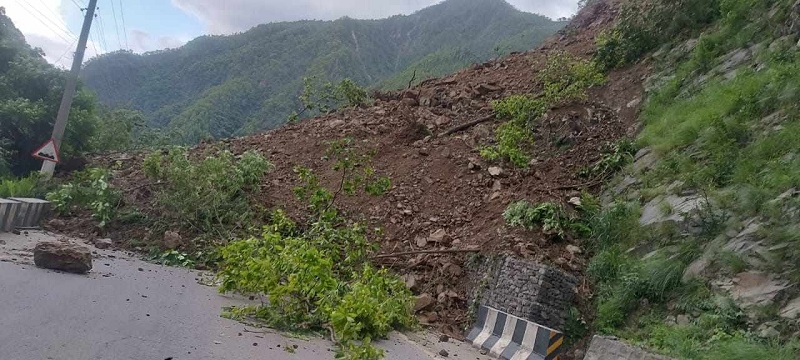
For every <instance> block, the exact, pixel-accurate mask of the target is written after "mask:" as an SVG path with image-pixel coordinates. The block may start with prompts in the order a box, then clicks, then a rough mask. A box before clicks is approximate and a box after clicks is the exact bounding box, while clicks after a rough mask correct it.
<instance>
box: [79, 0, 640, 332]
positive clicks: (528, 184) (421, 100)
mask: <svg viewBox="0 0 800 360" xmlns="http://www.w3.org/2000/svg"><path fill="white" fill-rule="evenodd" d="M615 15H616V7H615V5H614V4H613V1H599V2H597V3H595V4H594V5H592V6H590V7H588V8H586V9H584V10H583V11H581V13H580V14H579V15H578V16H576V18H575V19H574V20H573V22H572V24H571V25H569V26H568V27H567V28H565V29H564V30H563V31H562V32H561V33H559V34H557V35H555V36H554V37H553V38H552V39H550V40H549V41H548V42H546V44H545V45H543V46H542V47H541V48H539V49H536V50H533V51H530V52H527V53H520V54H512V55H511V56H509V57H506V58H503V59H499V60H496V61H491V62H488V63H484V64H476V65H474V66H472V67H471V68H469V69H465V70H462V71H460V72H458V73H456V74H453V75H451V76H449V77H446V78H441V79H431V80H428V81H425V82H423V83H422V84H420V85H419V86H417V87H414V88H412V89H409V90H406V91H402V92H396V93H389V94H380V95H379V99H378V100H376V101H375V102H374V104H373V105H372V106H370V107H366V108H358V109H350V110H344V111H341V112H338V113H335V114H332V115H329V116H324V117H319V118H315V119H310V120H306V121H303V122H302V123H299V124H294V125H287V126H284V127H282V128H280V129H277V130H274V131H270V132H267V133H264V134H258V135H253V136H248V137H242V138H233V139H227V140H223V141H220V142H216V143H206V144H200V145H198V146H196V147H195V148H194V149H193V152H195V153H198V154H200V153H206V152H208V151H214V149H230V150H232V151H233V152H235V153H241V152H244V151H246V150H258V151H260V152H261V153H263V154H264V155H265V156H267V157H268V159H269V160H270V161H271V162H272V163H273V164H275V166H276V168H275V170H274V171H273V172H272V173H270V174H269V175H268V176H267V178H266V179H264V186H263V190H264V191H263V196H262V198H261V199H258V201H259V202H260V203H262V204H265V205H267V206H268V207H285V208H287V209H288V210H289V211H290V213H292V214H300V210H299V209H298V205H299V204H298V203H297V202H296V201H295V200H294V195H293V193H292V188H293V187H295V186H297V185H298V184H299V182H298V180H297V176H296V175H295V174H294V172H293V171H292V169H293V168H294V167H295V166H298V165H302V166H307V167H310V168H312V169H313V170H315V171H316V172H317V173H318V174H320V175H322V178H323V180H324V181H325V182H327V183H328V184H329V185H331V187H332V185H333V184H334V182H335V181H336V177H335V174H334V173H333V172H331V171H330V169H329V167H330V164H329V163H327V162H324V161H322V160H321V158H322V156H323V153H324V152H325V150H326V148H327V144H326V142H327V141H330V140H337V139H341V138H345V137H349V138H352V139H353V140H355V142H354V143H357V144H359V146H360V147H362V148H364V149H368V150H375V151H376V155H375V157H374V160H373V162H374V166H375V167H376V169H377V170H378V171H379V172H381V173H382V174H384V175H388V176H390V177H391V179H392V184H393V188H392V190H391V191H389V192H388V194H386V195H384V196H382V197H366V196H364V197H354V198H343V199H342V202H341V203H340V204H339V205H340V207H342V208H343V209H344V210H346V211H347V213H348V214H350V215H351V216H352V217H355V218H362V217H363V218H364V219H366V220H368V221H369V222H370V223H371V224H373V225H378V226H382V227H383V228H384V230H385V232H384V236H383V238H382V239H379V240H380V242H381V248H382V252H383V253H395V252H404V251H414V250H423V249H424V250H432V249H464V248H470V247H478V248H479V249H480V250H481V251H482V252H486V253H497V252H513V253H516V254H518V255H520V256H524V257H529V258H532V259H536V260H538V261H543V262H546V263H550V264H554V265H555V266H558V267H561V268H562V269H564V270H566V271H569V272H572V273H574V274H576V275H577V276H579V277H582V269H583V268H584V267H585V259H584V258H582V257H581V256H580V255H572V254H570V253H569V252H567V251H566V246H567V245H568V242H554V241H552V240H551V239H548V238H547V237H546V236H544V235H543V234H540V233H536V232H525V231H518V230H515V229H510V228H507V227H505V226H504V222H503V219H502V216H501V214H502V212H503V210H504V209H505V207H506V206H507V205H508V204H509V203H510V202H513V201H517V200H521V199H526V200H529V201H531V202H542V201H556V202H562V203H565V202H566V200H567V199H568V198H569V197H570V196H574V195H575V194H577V193H578V192H579V191H580V190H589V191H591V192H595V193H596V192H597V191H598V190H599V186H600V185H601V184H600V183H597V182H594V183H590V184H585V183H586V182H587V180H586V179H583V178H580V177H578V176H577V173H578V171H579V170H580V169H581V168H583V167H585V166H589V165H591V164H593V163H594V162H595V161H597V160H598V159H599V157H600V149H602V148H603V146H604V145H607V144H609V143H611V142H614V141H616V140H618V139H620V138H623V137H626V136H633V135H634V134H635V132H636V129H635V127H636V126H635V124H636V114H637V111H638V108H639V102H640V100H641V98H642V95H643V86H642V82H643V80H644V78H645V77H646V75H647V73H648V72H649V69H647V68H646V66H645V65H638V66H634V67H633V68H628V69H625V70H624V71H621V72H613V73H611V74H610V75H609V81H608V83H607V84H606V85H604V86H602V87H599V88H595V89H593V90H592V91H591V95H590V97H589V100H588V101H585V102H581V103H574V104H570V105H568V106H565V107H562V108H558V109H552V110H551V111H550V112H549V113H548V114H547V115H546V116H545V117H544V118H542V119H540V120H539V121H538V123H537V128H536V139H537V142H536V145H535V146H536V149H535V160H534V161H533V162H532V164H531V166H530V167H529V168H528V169H526V170H520V169H514V168H512V167H510V166H508V165H504V164H489V163H487V162H486V161H484V160H483V159H481V158H480V156H479V154H478V151H477V149H478V148H479V147H480V146H481V145H483V144H487V143H489V141H490V140H491V138H492V134H493V129H494V128H495V127H496V126H497V125H498V124H500V123H501V121H499V120H492V121H488V122H484V123H482V124H479V125H476V126H472V127H469V128H467V129H466V130H463V131H458V132H455V133H453V134H449V135H445V132H446V131H447V130H448V129H451V128H453V127H455V126H458V125H461V124H465V123H468V122H470V121H473V120H476V119H480V118H484V117H486V116H489V115H491V113H492V110H491V101H492V100H495V99H500V98H503V97H506V96H508V95H512V94H520V93H531V92H536V91H539V87H540V85H539V84H537V83H536V82H535V81H534V75H535V73H536V71H537V70H536V69H537V68H539V67H540V66H541V65H542V64H544V62H545V59H546V57H547V54H548V53H549V52H551V51H554V50H566V51H568V52H571V53H573V54H576V55H580V56H584V57H589V56H591V53H592V51H593V49H594V37H595V36H596V35H597V33H598V32H599V31H601V30H602V29H604V28H606V27H608V26H609V25H610V24H611V22H612V21H613V19H614V17H615ZM425 128H427V131H426V129H425ZM142 157H143V156H142V155H135V156H132V157H126V158H123V159H117V160H122V161H121V163H122V168H121V169H120V170H117V171H116V172H115V175H114V179H113V183H114V185H115V186H118V187H120V188H123V189H132V188H135V187H137V186H139V185H140V184H143V183H146V180H144V176H143V174H142V172H141V169H140V166H141V159H142ZM113 160H114V159H112V161H113ZM490 166H500V167H502V174H501V175H500V176H494V177H493V176H491V175H490V174H489V173H488V171H487V169H488V168H489V167H490ZM151 200H152V196H151V193H150V190H149V189H148V188H146V187H142V188H139V189H137V190H135V191H130V192H127V193H126V201H127V202H128V203H129V204H141V205H142V207H143V208H147V204H148V203H149V202H150V201H151ZM76 221H77V220H76ZM73 225H74V224H73ZM73 229H74V227H73ZM437 230H438V231H440V232H441V231H445V232H446V233H447V236H446V237H445V240H444V241H443V242H441V243H428V244H427V245H425V246H424V247H420V246H419V245H418V241H417V240H418V239H419V238H420V237H421V238H428V237H429V236H430V235H431V234H432V233H433V232H436V231H437ZM118 231H119V232H120V234H122V233H124V231H126V229H119V230H118ZM111 236H112V238H113V237H114V236H115V234H114V233H112V234H111ZM419 243H420V244H421V242H419ZM466 257H467V255H464V254H460V255H458V254H457V255H453V254H450V255H430V254H429V255H416V256H406V257H398V258H394V259H391V260H390V261H388V262H386V263H385V265H387V266H390V267H392V268H394V269H395V270H397V271H399V272H402V273H412V274H414V276H415V277H416V280H417V284H418V289H416V291H417V292H419V293H423V292H426V293H429V294H432V295H433V296H434V297H437V295H439V294H442V293H447V292H448V290H453V291H455V293H456V294H458V297H455V298H454V297H452V296H451V297H447V296H443V297H442V298H441V300H442V301H441V302H439V303H437V304H436V305H435V307H434V309H433V310H432V311H429V312H425V313H423V314H422V317H423V321H428V322H431V323H435V324H439V325H442V327H443V329H442V330H445V331H448V330H449V331H450V332H452V333H460V327H461V326H463V325H464V321H465V313H466V301H467V296H468V295H467V291H466V288H465V273H466V271H465V270H464V269H463V267H464V261H465V259H466ZM582 291H588V290H586V289H584V290H582Z"/></svg>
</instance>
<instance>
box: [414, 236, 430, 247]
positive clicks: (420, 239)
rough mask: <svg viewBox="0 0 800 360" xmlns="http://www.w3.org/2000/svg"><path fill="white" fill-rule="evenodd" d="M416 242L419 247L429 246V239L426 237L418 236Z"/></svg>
mask: <svg viewBox="0 0 800 360" xmlns="http://www.w3.org/2000/svg"><path fill="white" fill-rule="evenodd" d="M414 242H415V243H416V244H417V246H418V247H421V248H424V247H425V246H427V245H428V238H426V237H424V236H417V237H416V238H414Z"/></svg>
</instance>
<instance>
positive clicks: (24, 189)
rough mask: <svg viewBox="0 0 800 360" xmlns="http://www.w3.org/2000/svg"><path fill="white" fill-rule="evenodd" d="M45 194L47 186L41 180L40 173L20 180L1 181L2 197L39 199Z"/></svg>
mask: <svg viewBox="0 0 800 360" xmlns="http://www.w3.org/2000/svg"><path fill="white" fill-rule="evenodd" d="M45 192H46V191H45V184H44V183H43V182H42V181H41V179H40V178H39V173H32V174H31V175H29V176H28V177H24V178H19V179H4V180H0V197H4V198H7V197H39V196H42V195H44V193H45Z"/></svg>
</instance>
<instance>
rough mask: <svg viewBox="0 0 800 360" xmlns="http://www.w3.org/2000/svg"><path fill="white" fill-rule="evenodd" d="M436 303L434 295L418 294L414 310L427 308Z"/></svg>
mask: <svg viewBox="0 0 800 360" xmlns="http://www.w3.org/2000/svg"><path fill="white" fill-rule="evenodd" d="M434 303H436V299H434V298H433V296H431V294H428V293H425V294H422V295H420V296H417V301H416V303H415V304H414V312H419V311H421V310H425V309H427V308H429V307H430V306H431V305H433V304H434Z"/></svg>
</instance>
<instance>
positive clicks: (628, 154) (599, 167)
mask: <svg viewBox="0 0 800 360" xmlns="http://www.w3.org/2000/svg"><path fill="white" fill-rule="evenodd" d="M638 150H639V149H638V148H637V147H636V143H634V142H633V141H632V140H630V139H622V140H619V141H617V142H615V143H614V144H612V145H610V146H606V147H605V148H603V150H602V151H601V156H600V160H597V162H595V163H594V164H593V165H592V166H590V167H587V168H584V169H581V171H580V172H579V174H578V175H580V176H583V177H592V176H595V177H599V178H605V177H607V176H609V175H611V174H613V173H615V172H617V171H619V170H622V168H623V167H625V165H628V164H629V163H631V162H633V157H634V156H635V155H636V152H637V151H638Z"/></svg>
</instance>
